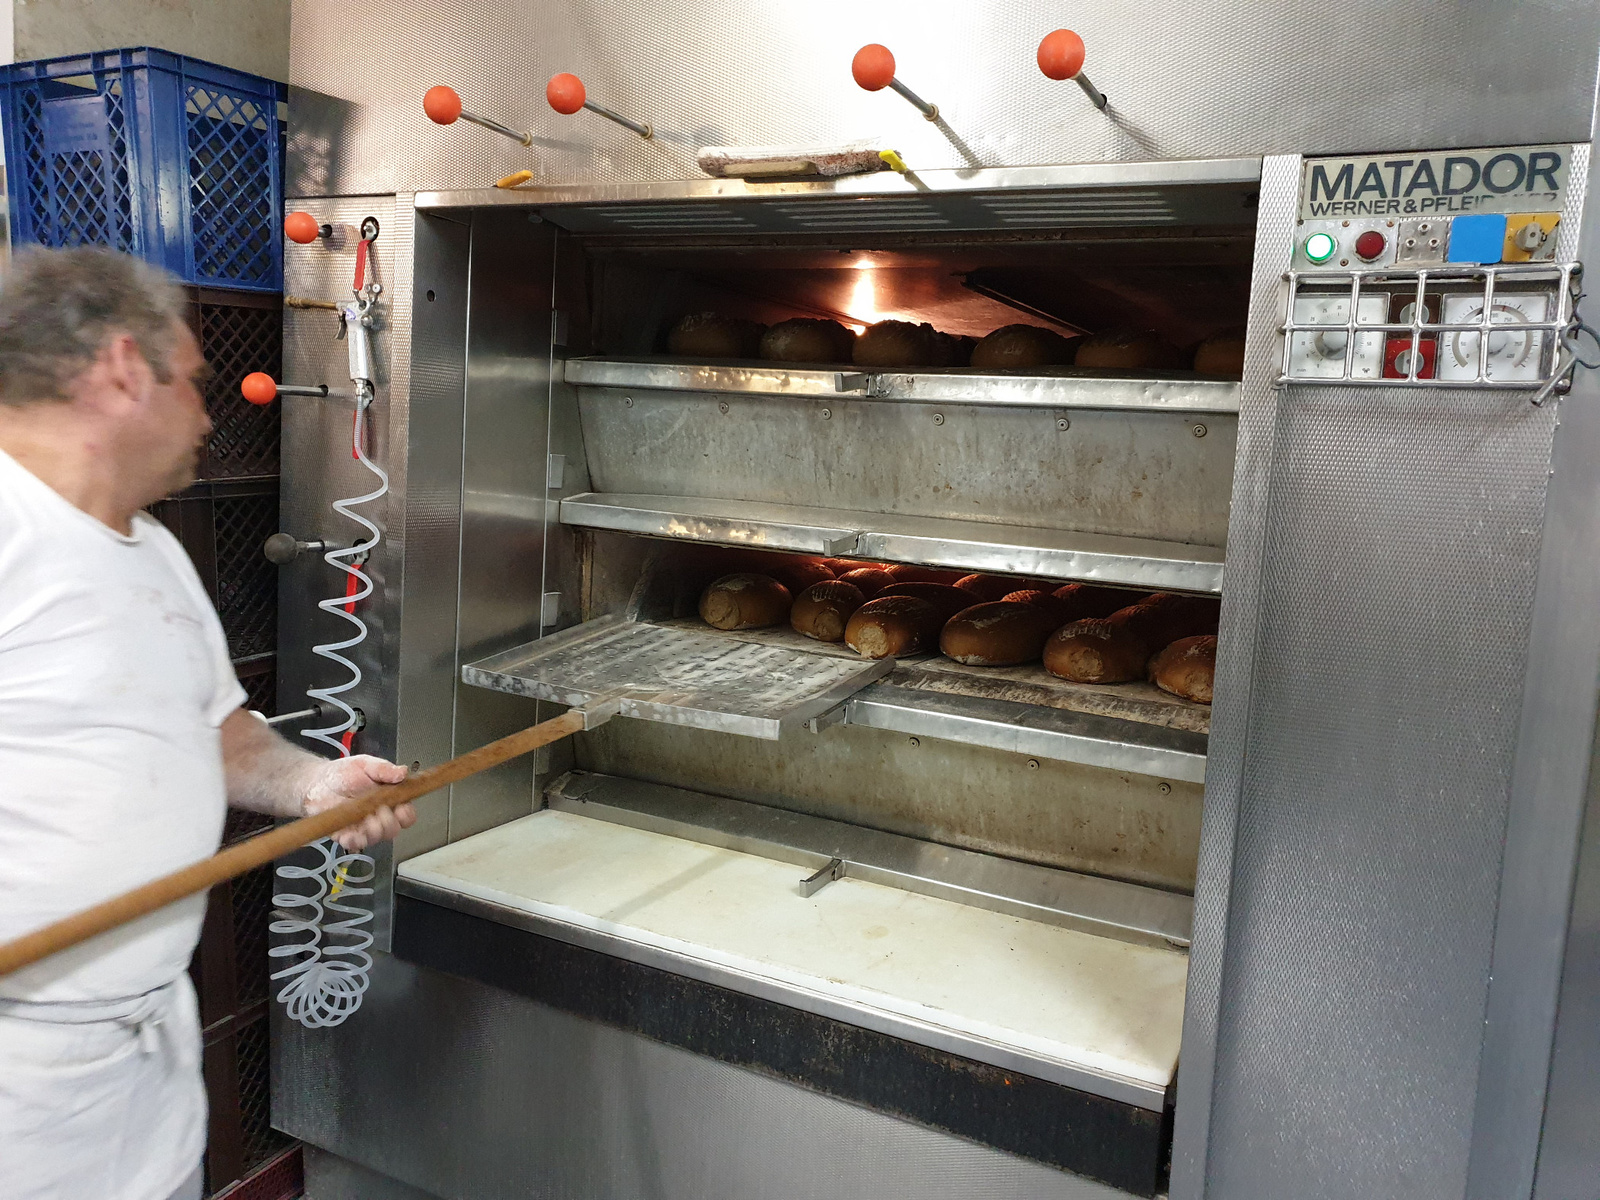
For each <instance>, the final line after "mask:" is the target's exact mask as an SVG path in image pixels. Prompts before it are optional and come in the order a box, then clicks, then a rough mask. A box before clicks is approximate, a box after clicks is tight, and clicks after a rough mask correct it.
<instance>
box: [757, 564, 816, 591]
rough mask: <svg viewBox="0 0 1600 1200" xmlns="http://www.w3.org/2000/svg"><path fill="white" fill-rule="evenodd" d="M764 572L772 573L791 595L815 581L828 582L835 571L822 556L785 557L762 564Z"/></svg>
mask: <svg viewBox="0 0 1600 1200" xmlns="http://www.w3.org/2000/svg"><path fill="white" fill-rule="evenodd" d="M762 574H765V575H771V576H772V577H773V578H774V579H776V580H777V581H778V582H779V583H781V584H783V586H784V587H786V588H788V589H789V594H790V595H791V596H798V595H799V594H800V593H801V592H803V591H805V590H806V589H807V588H808V587H810V586H811V585H812V584H813V583H827V582H828V580H830V579H832V578H833V572H832V571H830V570H828V568H827V567H826V566H825V565H824V564H823V561H822V560H821V559H820V558H783V559H778V560H776V561H769V562H765V563H763V564H762Z"/></svg>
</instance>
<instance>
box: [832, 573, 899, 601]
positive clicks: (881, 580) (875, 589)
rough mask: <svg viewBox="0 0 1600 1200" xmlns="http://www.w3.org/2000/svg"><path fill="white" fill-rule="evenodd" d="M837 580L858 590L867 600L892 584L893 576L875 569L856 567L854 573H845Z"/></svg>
mask: <svg viewBox="0 0 1600 1200" xmlns="http://www.w3.org/2000/svg"><path fill="white" fill-rule="evenodd" d="M839 578H840V579H842V580H844V581H845V582H846V583H850V584H854V585H855V586H856V587H858V588H860V589H861V593H862V595H864V596H866V597H868V598H869V599H870V598H871V597H873V596H876V595H877V594H878V593H879V592H881V591H883V589H884V588H886V587H888V586H889V585H890V584H891V583H893V582H894V576H893V575H891V574H889V572H887V571H884V570H880V569H879V568H877V567H857V568H856V569H855V570H854V571H846V572H845V573H844V574H843V575H841V576H839Z"/></svg>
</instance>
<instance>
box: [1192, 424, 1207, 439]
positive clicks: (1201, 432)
mask: <svg viewBox="0 0 1600 1200" xmlns="http://www.w3.org/2000/svg"><path fill="white" fill-rule="evenodd" d="M1191 432H1192V433H1193V434H1194V435H1195V437H1205V435H1206V427H1205V426H1204V425H1200V424H1196V425H1195V427H1194V429H1193V430H1191Z"/></svg>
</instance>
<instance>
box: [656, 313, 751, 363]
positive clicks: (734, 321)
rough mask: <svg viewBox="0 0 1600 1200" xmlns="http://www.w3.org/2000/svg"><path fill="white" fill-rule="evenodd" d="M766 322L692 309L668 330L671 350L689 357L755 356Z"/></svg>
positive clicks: (670, 351)
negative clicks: (693, 311)
mask: <svg viewBox="0 0 1600 1200" xmlns="http://www.w3.org/2000/svg"><path fill="white" fill-rule="evenodd" d="M765 329H766V326H765V325H762V324H760V323H759V322H757V321H746V320H744V319H742V318H740V317H725V316H723V315H722V314H721V313H714V312H699V313H690V314H689V315H688V316H687V317H685V318H683V320H681V321H679V322H678V323H677V324H676V325H674V326H673V327H672V329H671V330H670V331H669V332H668V333H667V353H668V354H681V355H683V356H685V357H686V358H754V357H755V356H756V353H757V351H758V350H759V349H760V348H761V335H762V333H763V331H765Z"/></svg>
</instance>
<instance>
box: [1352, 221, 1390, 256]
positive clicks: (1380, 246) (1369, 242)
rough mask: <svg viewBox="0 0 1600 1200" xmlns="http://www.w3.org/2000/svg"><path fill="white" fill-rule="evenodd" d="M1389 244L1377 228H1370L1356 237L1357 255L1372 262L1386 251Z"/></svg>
mask: <svg viewBox="0 0 1600 1200" xmlns="http://www.w3.org/2000/svg"><path fill="white" fill-rule="evenodd" d="M1388 245H1389V241H1388V239H1387V238H1385V237H1384V236H1383V234H1381V233H1379V232H1378V231H1377V230H1376V229H1369V230H1367V231H1366V232H1365V233H1363V234H1361V235H1360V236H1358V237H1357V238H1356V257H1357V258H1359V259H1360V260H1361V261H1362V262H1371V261H1372V260H1373V259H1375V258H1377V257H1378V256H1379V255H1381V254H1382V253H1383V252H1384V249H1385V248H1386V247H1387V246H1388Z"/></svg>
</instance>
